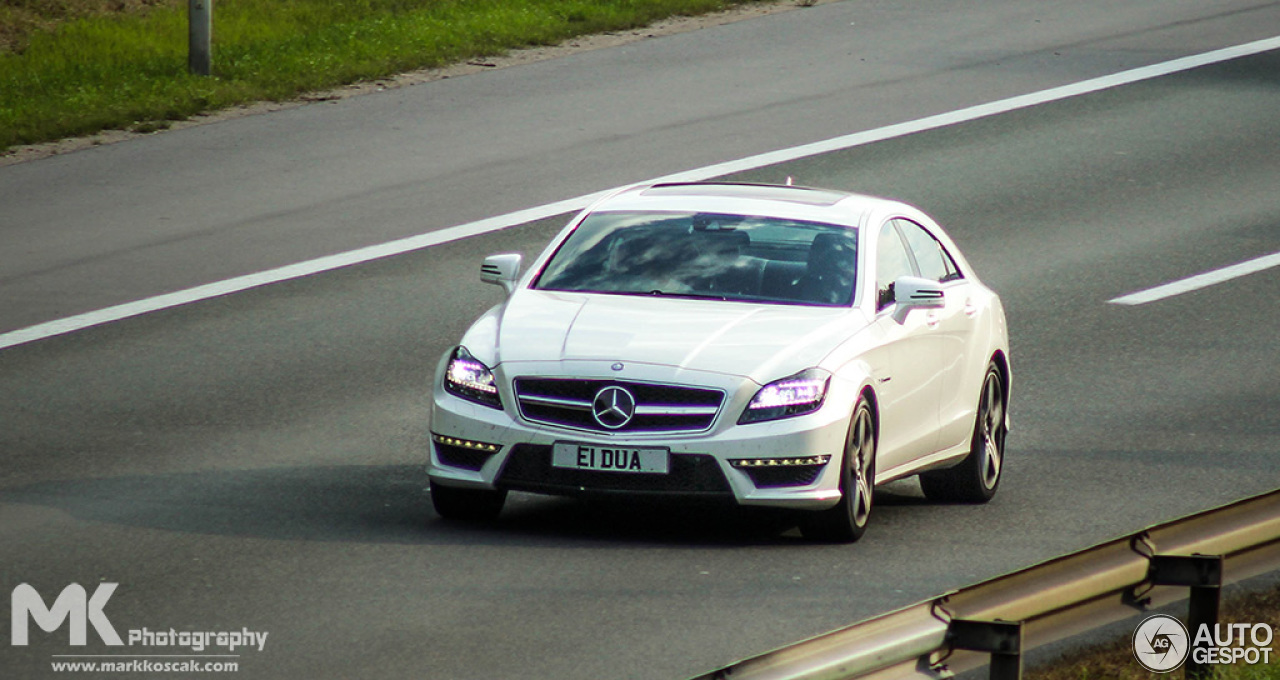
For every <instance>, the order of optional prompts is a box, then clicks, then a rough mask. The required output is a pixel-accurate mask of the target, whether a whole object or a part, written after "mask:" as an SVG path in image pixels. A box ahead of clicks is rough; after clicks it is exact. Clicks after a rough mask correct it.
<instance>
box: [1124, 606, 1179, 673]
mask: <svg viewBox="0 0 1280 680" xmlns="http://www.w3.org/2000/svg"><path fill="white" fill-rule="evenodd" d="M1190 648H1191V640H1190V638H1189V637H1188V636H1187V627H1186V626H1184V625H1182V622H1181V621H1179V620H1177V619H1175V618H1173V617H1172V616H1166V615H1164V614H1156V615H1155V616H1150V617H1147V618H1146V619H1145V620H1143V622H1142V623H1140V624H1138V629H1137V630H1135V631H1133V655H1134V656H1135V657H1137V659H1138V663H1140V664H1142V667H1143V668H1145V669H1147V670H1149V671H1151V672H1153V673H1168V672H1169V671H1172V670H1174V669H1176V668H1178V667H1179V666H1181V665H1182V663H1183V662H1184V661H1186V660H1187V652H1188V650H1190Z"/></svg>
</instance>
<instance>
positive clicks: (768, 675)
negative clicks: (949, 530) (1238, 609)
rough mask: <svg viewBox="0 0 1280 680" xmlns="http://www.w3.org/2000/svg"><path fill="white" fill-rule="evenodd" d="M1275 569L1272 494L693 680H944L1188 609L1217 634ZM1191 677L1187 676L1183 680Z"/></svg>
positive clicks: (1279, 557)
mask: <svg viewBox="0 0 1280 680" xmlns="http://www.w3.org/2000/svg"><path fill="white" fill-rule="evenodd" d="M1276 569H1280V490H1277V491H1273V492H1271V493H1266V494H1262V495H1259V496H1254V497H1252V498H1248V499H1245V500H1242V501H1239V502H1236V503H1231V504H1228V505H1224V506H1222V507H1219V508H1216V509H1213V510H1208V511H1205V512H1201V513H1198V514H1195V515H1190V516H1187V517H1184V518H1182V519H1178V520H1174V521H1172V522H1167V523H1164V524H1158V525H1155V526H1152V527H1149V528H1147V529H1145V530H1143V531H1139V532H1137V533H1134V534H1130V535H1128V536H1125V537H1122V538H1118V539H1115V540H1112V541H1109V542H1106V543H1102V544H1100V545H1096V546H1093V547H1091V548H1086V549H1084V550H1081V551H1079V552H1076V553H1073V554H1070V555H1066V556H1063V557H1059V558H1056V559H1052V560H1049V561H1047V562H1043V563H1040V564H1037V565H1035V566H1032V567H1028V568H1026V569H1023V570H1021V571H1017V572H1014V573H1011V574H1007V575H1005V576H1000V577H997V578H994V579H991V580H989V581H985V582H982V583H979V584H977V585H973V586H968V587H966V588H961V589H959V590H955V591H952V592H949V593H947V594H945V595H942V596H940V597H937V598H935V599H932V600H926V601H924V602H921V603H919V604H915V605H911V606H909V607H904V608H902V609H899V610H897V611H894V612H890V613H888V614H883V615H881V616H877V617H875V618H872V619H868V620H866V621H863V622H861V623H856V624H854V625H852V626H849V627H847V628H842V629H839V630H836V631H832V632H830V633H827V634H825V635H820V636H818V637H815V638H812V639H809V640H805V641H803V642H799V643H796V644H794V645H790V646H787V647H783V648H781V649H778V650H776V651H773V652H768V653H766V654H762V655H760V656H757V657H753V658H750V659H746V660H743V661H739V662H738V663H735V664H733V665H730V666H726V667H725V668H722V669H720V670H717V671H713V672H711V673H707V674H705V675H702V676H699V677H698V678H696V679H695V680H848V679H851V678H874V679H876V680H880V679H885V680H887V679H889V678H944V677H948V676H949V675H951V674H953V673H959V672H964V671H967V670H972V669H974V668H977V667H980V666H982V665H983V664H986V663H988V661H989V662H990V663H991V675H992V677H993V678H1009V677H1018V675H1019V674H1020V673H1021V654H1022V653H1024V652H1026V651H1028V650H1030V649H1034V648H1035V647H1038V646H1041V645H1045V644H1048V643H1050V642H1054V641H1056V640H1060V639H1063V638H1067V637H1070V636H1072V635H1076V634H1078V633H1083V632H1086V631H1089V630H1092V629H1095V628H1100V627H1102V626H1104V625H1107V624H1110V623H1114V622H1117V621H1121V620H1124V619H1128V618H1130V617H1133V616H1135V615H1137V614H1140V613H1142V612H1143V611H1146V610H1148V609H1151V608H1155V607H1160V606H1162V605H1165V604H1169V603H1171V602H1175V601H1177V600H1180V599H1183V598H1185V597H1187V588H1188V587H1189V588H1191V618H1192V621H1193V625H1194V623H1195V622H1196V621H1197V619H1198V620H1200V621H1202V622H1215V621H1216V618H1217V604H1218V589H1219V587H1220V586H1222V585H1226V584H1228V583H1234V582H1237V581H1242V580H1244V579H1247V578H1250V577H1253V576H1258V575H1260V574H1265V573H1267V572H1270V571H1274V570H1276ZM1195 672H1196V669H1194V668H1192V667H1188V674H1194V673H1195Z"/></svg>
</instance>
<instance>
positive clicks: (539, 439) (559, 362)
mask: <svg viewBox="0 0 1280 680" xmlns="http://www.w3.org/2000/svg"><path fill="white" fill-rule="evenodd" d="M480 278H481V279H482V280H483V281H486V282H489V283H496V284H500V285H502V286H503V287H504V288H505V289H506V291H507V297H506V300H505V301H504V302H503V303H502V304H499V305H497V306H496V307H494V308H493V309H490V310H489V311H488V312H486V313H485V314H484V315H483V316H481V317H480V318H479V319H478V320H477V321H476V322H475V323H474V324H473V325H472V326H471V328H470V329H469V330H468V331H467V332H466V334H465V335H464V336H463V338H462V341H461V343H460V344H459V345H458V346H456V347H454V348H453V349H450V350H449V351H448V352H447V353H446V354H445V356H443V357H442V358H441V360H440V365H439V369H438V371H437V374H436V378H435V384H434V392H433V397H434V399H433V402H434V403H433V408H432V412H431V460H430V463H429V467H428V474H429V476H430V479H431V498H432V501H433V504H434V506H435V508H436V511H437V512H438V513H439V514H440V515H441V516H443V517H445V518H459V519H481V518H493V517H496V516H497V515H498V513H499V512H500V511H501V509H502V506H503V504H504V502H505V500H506V496H507V492H508V491H525V492H535V493H545V494H559V495H588V496H589V495H616V494H621V495H639V496H650V497H662V498H672V499H675V498H705V499H723V500H725V501H729V502H731V503H737V504H739V505H744V506H747V505H749V506H767V507H775V508H783V509H790V510H797V511H803V512H801V513H799V517H800V528H801V531H802V533H803V534H804V535H805V536H806V537H808V538H811V539H814V540H822V541H854V540H857V539H858V538H859V537H860V536H861V535H862V533H863V531H864V530H865V529H866V526H867V520H868V518H869V517H870V514H871V507H872V499H873V494H872V491H873V489H874V488H875V486H876V485H878V484H884V483H886V482H889V481H892V480H895V479H900V478H902V477H906V476H910V475H919V477H920V483H921V487H922V488H923V490H924V493H925V495H926V496H927V497H928V498H930V499H934V500H941V501H951V502H966V503H983V502H986V501H988V500H990V499H991V497H992V496H993V495H994V494H995V492H996V488H997V486H998V485H999V483H1000V474H1001V470H1002V468H1003V464H1004V442H1005V433H1006V432H1007V431H1008V427H1009V422H1008V404H1009V384H1010V378H1011V375H1010V371H1009V344H1008V333H1007V330H1006V325H1005V317H1004V310H1003V308H1002V306H1001V304H1000V299H999V298H998V297H997V296H996V295H995V293H993V292H992V291H991V290H990V289H988V288H987V287H986V286H984V285H983V284H982V283H981V282H980V281H979V280H978V278H977V276H976V275H975V273H974V271H973V269H972V268H971V267H970V266H969V264H968V263H967V262H966V261H965V259H964V257H963V256H962V255H961V254H960V251H959V250H958V249H957V248H956V245H955V243H954V242H952V240H951V239H950V238H949V237H948V236H947V235H946V234H945V233H943V231H942V230H941V229H940V228H939V227H938V225H937V224H935V223H934V221H933V220H931V219H930V218H929V217H928V216H926V215H924V214H923V213H921V212H920V211H919V210H916V209H915V208H912V207H910V206H907V205H904V204H902V203H898V202H895V201H890V200H885V199H880V198H872V197H868V196H860V195H856V194H849V193H843V192H838V191H829V190H822V189H812V188H802V187H792V186H772V185H749V184H727V183H687V184H657V185H646V186H640V187H633V188H629V189H625V190H622V191H619V192H616V193H614V194H612V195H610V196H608V197H607V198H604V199H602V200H600V201H598V202H597V203H595V204H594V205H592V206H591V207H590V208H588V209H586V210H585V211H583V212H582V213H581V214H579V215H578V216H577V217H575V218H574V219H573V220H572V221H571V222H570V223H569V225H568V226H567V227H566V228H565V229H564V230H563V231H562V232H561V233H560V234H559V235H558V236H557V237H556V238H555V239H554V240H553V241H552V242H551V244H550V245H549V246H548V247H547V248H546V250H545V251H544V252H543V253H542V254H541V255H539V256H538V258H537V260H535V261H534V262H533V264H532V266H530V267H529V268H528V269H527V271H524V272H523V273H521V257H520V256H519V255H514V254H505V255H493V256H490V257H489V258H487V259H486V260H485V261H484V264H483V266H482V268H481V271H480Z"/></svg>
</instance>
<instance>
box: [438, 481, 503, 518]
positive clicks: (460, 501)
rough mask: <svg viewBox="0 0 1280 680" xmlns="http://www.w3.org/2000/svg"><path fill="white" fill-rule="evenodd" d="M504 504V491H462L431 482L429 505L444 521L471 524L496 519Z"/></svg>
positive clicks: (462, 489)
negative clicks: (458, 521) (460, 521)
mask: <svg viewBox="0 0 1280 680" xmlns="http://www.w3.org/2000/svg"><path fill="white" fill-rule="evenodd" d="M506 502H507V492H506V491H501V490H497V489H494V490H489V489H464V488H461V487H456V486H445V485H443V484H437V483H435V482H434V481H433V482H431V504H432V505H433V506H435V509H436V514H438V515H440V516H441V517H443V518H445V519H452V520H462V521H472V522H475V521H488V520H493V519H497V517H498V514H499V513H501V512H502V506H503V505H504V504H505V503H506Z"/></svg>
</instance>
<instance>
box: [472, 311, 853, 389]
mask: <svg viewBox="0 0 1280 680" xmlns="http://www.w3.org/2000/svg"><path fill="white" fill-rule="evenodd" d="M495 311H496V312H498V314H497V318H496V319H494V321H496V322H497V323H496V324H494V325H492V326H490V327H491V328H492V330H493V332H494V334H495V337H494V340H495V350H496V352H495V354H496V357H495V358H496V359H497V360H498V361H499V362H504V363H505V362H529V361H574V360H602V361H622V362H639V363H647V364H656V365H664V366H672V367H676V368H679V369H685V370H698V371H711V372H716V373H725V374H730V375H738V376H744V377H749V378H751V379H753V380H755V381H756V382H760V383H764V382H768V381H771V380H775V379H777V378H780V377H785V376H786V375H789V374H791V373H794V372H796V371H800V370H803V369H805V368H810V367H813V366H817V365H819V364H820V362H821V361H822V359H823V358H824V357H826V356H827V355H828V354H829V353H830V352H831V350H832V349H834V347H835V346H836V345H837V344H839V342H840V341H841V340H843V339H844V338H847V337H849V336H850V335H852V334H853V333H854V332H856V331H857V330H858V329H859V328H861V327H862V326H863V325H865V321H862V320H861V316H860V315H858V314H856V313H854V312H852V310H850V309H848V308H830V307H809V306H800V305H768V304H753V303H740V302H722V301H711V300H691V299H681V298H663V297H648V296H630V295H601V294H580V293H555V292H547V291H535V290H528V289H525V290H520V291H517V292H516V293H515V294H514V295H513V296H512V297H511V298H510V299H509V300H508V301H507V304H506V305H504V306H503V307H502V308H500V309H499V310H495Z"/></svg>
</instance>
